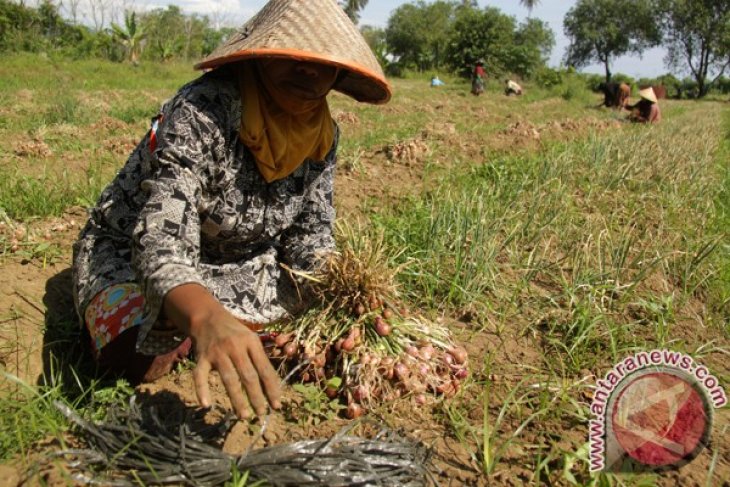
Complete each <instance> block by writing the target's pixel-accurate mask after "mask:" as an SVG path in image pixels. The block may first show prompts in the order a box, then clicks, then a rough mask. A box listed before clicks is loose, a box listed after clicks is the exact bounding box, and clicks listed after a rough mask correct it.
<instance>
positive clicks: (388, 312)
mask: <svg viewBox="0 0 730 487" xmlns="http://www.w3.org/2000/svg"><path fill="white" fill-rule="evenodd" d="M392 317H393V311H392V310H391V309H390V308H385V309H384V310H383V318H385V319H386V320H389V319H391V318H392Z"/></svg>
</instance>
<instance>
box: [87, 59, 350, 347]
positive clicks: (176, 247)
mask: <svg viewBox="0 0 730 487" xmlns="http://www.w3.org/2000/svg"><path fill="white" fill-rule="evenodd" d="M241 103H242V102H241V96H240V92H239V88H238V81H237V79H236V77H235V76H234V75H233V71H232V70H230V69H226V68H221V69H218V70H215V71H213V72H210V73H207V74H204V75H203V76H201V77H200V78H198V79H196V80H194V81H192V82H190V83H189V84H187V85H185V86H184V87H183V88H182V89H180V91H179V92H178V93H177V94H176V95H175V96H174V97H173V98H172V99H171V100H169V101H168V102H167V103H165V105H164V106H163V108H162V110H161V118H160V119H159V124H158V127H157V130H156V148H155V150H154V152H152V151H151V150H150V134H151V132H150V133H148V134H147V135H146V136H145V137H144V139H143V140H142V141H141V142H140V143H139V145H138V146H137V148H136V149H135V150H134V152H133V153H132V154H131V156H130V158H129V160H128V161H127V163H126V164H125V166H124V167H123V168H122V169H121V171H120V172H119V173H118V174H117V176H116V177H115V178H114V180H113V181H112V182H111V184H110V185H109V186H108V187H107V188H106V189H105V190H104V191H103V193H102V194H101V197H100V199H99V201H98V203H97V206H96V207H94V208H92V209H91V210H90V218H89V221H88V223H87V225H86V227H85V228H84V229H83V230H82V231H81V234H80V237H79V240H78V241H77V242H76V244H75V245H74V260H73V274H74V298H75V303H76V308H77V311H78V312H79V314H80V316H82V317H83V312H84V310H85V308H86V305H87V304H88V303H89V301H91V299H92V298H93V297H94V296H96V295H97V294H98V293H99V292H100V291H102V290H104V289H105V288H107V287H108V286H111V285H114V284H119V283H124V282H137V283H139V284H140V286H141V288H142V291H143V293H144V297H145V304H146V308H145V320H144V323H143V324H142V327H141V330H140V334H139V341H138V350H140V351H141V352H143V353H150V354H154V353H161V352H162V351H165V350H169V349H170V348H171V347H173V346H174V345H175V344H176V343H178V342H179V341H180V340H181V339H182V338H183V337H180V336H178V335H179V333H178V332H177V331H176V330H172V329H168V330H167V331H166V332H163V328H164V325H162V324H161V323H160V322H158V315H159V313H160V309H161V306H162V300H163V298H164V296H165V295H166V294H167V292H168V291H170V290H171V289H172V288H174V287H176V286H179V285H181V284H185V283H199V284H202V285H203V286H205V287H206V288H207V289H208V290H209V291H210V292H211V293H213V295H214V296H216V298H217V299H218V300H219V301H220V302H221V303H222V304H223V305H224V306H225V307H226V308H227V309H228V310H229V311H231V312H232V313H233V314H234V315H235V316H236V317H238V318H242V319H246V320H249V321H251V322H254V323H269V322H272V321H275V320H278V319H280V318H283V317H285V316H287V315H288V314H290V313H291V312H292V311H293V310H295V309H297V308H298V306H299V305H300V304H301V303H299V302H298V297H297V292H296V290H295V289H294V287H293V284H292V281H291V279H290V277H289V275H288V273H287V272H286V271H284V270H283V269H282V268H281V267H280V265H279V263H280V262H284V263H286V264H287V265H289V266H291V267H293V268H296V269H305V270H309V269H312V268H313V266H314V265H316V261H317V258H319V257H321V255H324V254H326V253H329V252H331V251H332V250H333V249H334V240H333V236H332V227H333V223H334V219H335V211H334V207H333V204H332V200H333V194H332V193H333V188H332V183H333V180H334V170H335V161H336V149H337V141H338V137H339V130H335V140H334V143H333V145H332V149H331V150H330V151H329V153H328V154H327V156H326V157H325V159H324V161H313V160H307V161H305V162H304V164H302V165H301V166H300V167H299V168H298V169H297V170H296V171H294V173H292V174H291V175H290V176H288V177H286V178H284V179H282V180H278V181H274V182H272V183H266V181H265V180H264V179H263V177H262V176H261V175H260V173H259V171H258V169H257V168H256V163H255V161H254V159H253V156H252V155H251V153H250V152H249V151H248V149H247V148H246V147H245V146H244V145H243V144H242V143H241V142H240V140H239V135H238V134H239V128H240V124H241ZM333 123H334V122H333ZM153 328H154V329H155V330H156V329H158V328H159V331H160V333H157V334H155V333H150V331H151V330H153Z"/></svg>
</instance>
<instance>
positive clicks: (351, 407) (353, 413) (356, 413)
mask: <svg viewBox="0 0 730 487" xmlns="http://www.w3.org/2000/svg"><path fill="white" fill-rule="evenodd" d="M360 416H362V406H360V405H359V404H358V403H356V402H351V403H350V404H348V405H347V417H348V418H349V419H357V418H359V417H360Z"/></svg>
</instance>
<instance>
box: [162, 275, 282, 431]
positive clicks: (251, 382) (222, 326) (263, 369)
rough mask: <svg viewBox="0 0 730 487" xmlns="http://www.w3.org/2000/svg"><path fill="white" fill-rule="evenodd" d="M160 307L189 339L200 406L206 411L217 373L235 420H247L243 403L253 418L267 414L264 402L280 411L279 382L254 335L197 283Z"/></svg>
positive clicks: (173, 293) (171, 294)
mask: <svg viewBox="0 0 730 487" xmlns="http://www.w3.org/2000/svg"><path fill="white" fill-rule="evenodd" d="M164 307H165V313H166V315H167V318H168V319H171V320H172V321H173V323H175V324H176V325H177V326H178V328H180V329H181V330H182V331H184V332H185V333H187V334H188V335H189V336H190V337H191V338H192V340H193V344H194V346H195V353H196V360H197V366H196V367H195V370H194V372H193V379H194V381H195V392H196V394H197V396H198V401H199V402H200V404H201V406H203V407H208V406H210V389H209V386H208V377H209V375H210V372H211V370H217V371H218V375H219V376H220V378H221V380H222V381H223V385H224V387H225V388H226V392H227V393H228V397H229V398H230V400H231V405H232V406H233V409H234V411H235V412H236V415H237V416H238V417H239V418H242V419H243V418H247V417H249V416H250V411H249V408H248V406H247V402H248V403H250V404H251V406H252V407H253V409H254V412H255V413H256V414H257V415H263V414H265V413H266V404H267V402H268V403H269V404H270V405H271V407H272V408H274V409H278V408H280V407H281V380H280V379H279V376H278V375H277V373H276V371H275V370H274V367H273V366H272V365H271V362H270V361H269V359H268V357H267V356H266V353H265V352H264V347H263V345H262V344H261V340H260V339H259V337H258V335H257V334H256V333H254V332H253V331H251V330H250V329H249V328H248V327H246V326H245V325H243V324H242V323H241V322H240V321H239V320H238V319H236V318H235V317H234V316H233V315H232V314H231V313H229V312H228V311H227V310H226V309H225V308H224V307H223V306H222V305H221V304H220V303H219V302H218V301H217V300H216V299H215V297H214V296H213V295H211V294H210V292H208V290H207V289H205V288H204V287H202V286H200V285H198V284H183V285H182V286H178V287H176V288H174V289H172V290H171V291H170V292H169V293H168V294H167V296H166V297H165V305H164ZM244 389H245V391H246V396H247V397H248V401H246V398H244V395H243V390H244Z"/></svg>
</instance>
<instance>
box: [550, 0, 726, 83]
mask: <svg viewBox="0 0 730 487" xmlns="http://www.w3.org/2000/svg"><path fill="white" fill-rule="evenodd" d="M708 1H712V0H708ZM563 28H564V30H565V35H566V36H567V37H568V39H569V40H570V45H569V46H568V50H567V53H566V56H565V60H566V63H567V64H568V65H571V66H574V67H576V68H580V67H582V66H586V65H588V64H591V63H593V62H598V63H601V64H603V66H604V68H605V70H606V81H610V80H611V68H610V65H611V61H612V60H613V59H614V58H616V57H618V56H621V55H623V54H627V53H641V52H642V51H643V50H644V49H647V48H649V47H652V46H655V45H657V44H658V43H659V41H660V39H661V34H660V30H659V26H658V24H657V22H656V20H655V18H654V14H653V10H652V5H651V2H650V0H578V2H577V3H576V5H575V6H573V7H572V8H571V9H570V10H569V11H568V13H567V14H566V15H565V19H564V20H563Z"/></svg>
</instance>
